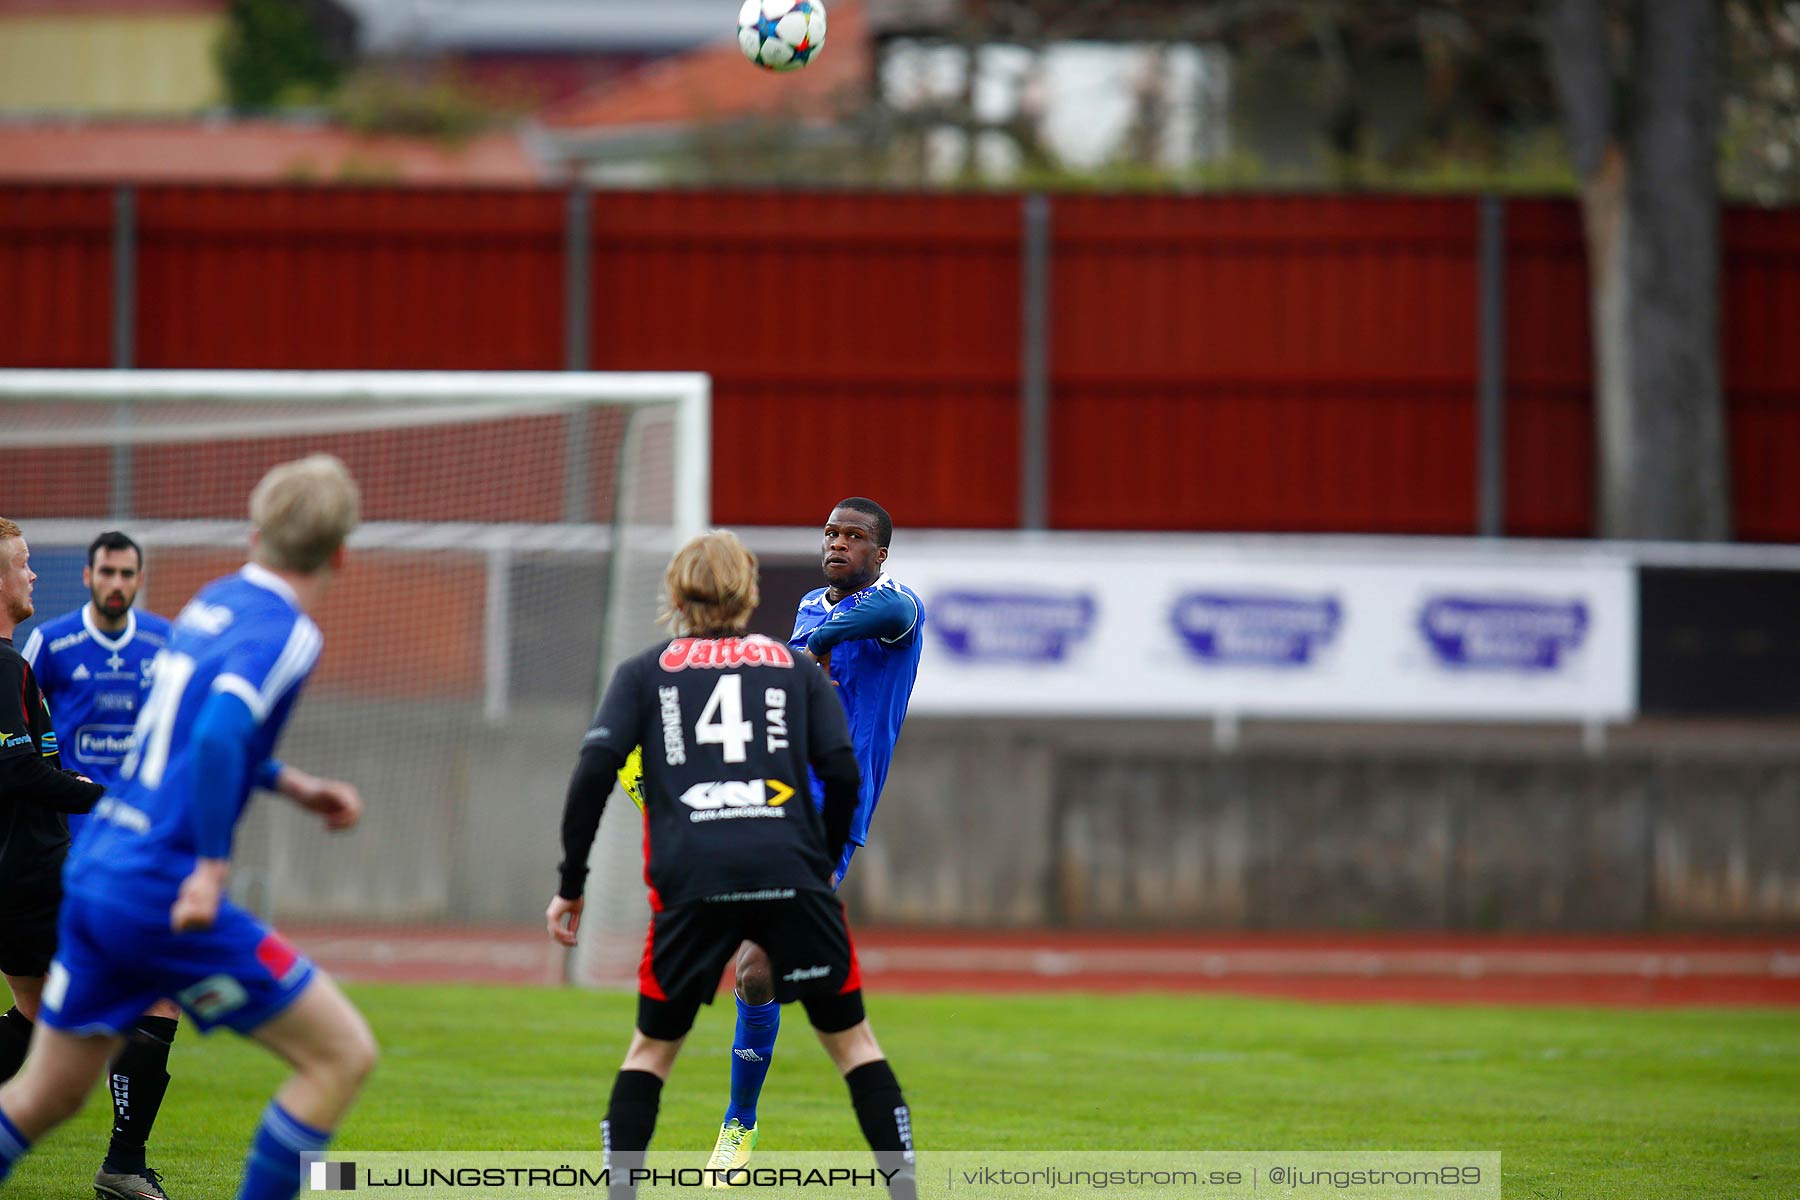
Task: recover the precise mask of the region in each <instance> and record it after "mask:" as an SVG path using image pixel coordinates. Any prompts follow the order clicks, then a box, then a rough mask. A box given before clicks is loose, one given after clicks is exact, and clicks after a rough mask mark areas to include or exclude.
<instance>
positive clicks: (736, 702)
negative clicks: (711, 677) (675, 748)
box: [694, 675, 756, 763]
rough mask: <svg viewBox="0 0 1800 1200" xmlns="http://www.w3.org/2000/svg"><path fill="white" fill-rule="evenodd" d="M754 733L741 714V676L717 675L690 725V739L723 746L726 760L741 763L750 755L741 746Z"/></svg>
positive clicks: (742, 684) (742, 690)
mask: <svg viewBox="0 0 1800 1200" xmlns="http://www.w3.org/2000/svg"><path fill="white" fill-rule="evenodd" d="M755 736H756V734H755V731H754V730H753V729H752V727H751V724H750V722H749V720H747V719H746V718H745V716H744V679H743V676H741V675H722V676H720V677H719V682H718V686H716V687H714V688H713V690H712V695H711V696H710V697H708V699H707V701H706V707H705V708H703V709H701V710H700V721H699V723H698V724H696V725H695V726H694V740H695V741H696V742H698V743H699V744H700V745H702V746H708V745H717V746H720V747H723V749H724V754H725V761H726V762H728V763H741V762H744V761H746V760H747V759H748V758H749V757H750V756H749V755H748V754H747V753H746V752H745V749H744V748H745V747H746V746H748V745H749V744H750V741H751V739H752V738H754V737H755Z"/></svg>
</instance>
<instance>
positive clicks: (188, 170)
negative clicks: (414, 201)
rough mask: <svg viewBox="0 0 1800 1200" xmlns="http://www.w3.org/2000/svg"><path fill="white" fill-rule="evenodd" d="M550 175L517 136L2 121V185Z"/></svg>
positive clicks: (461, 181)
mask: <svg viewBox="0 0 1800 1200" xmlns="http://www.w3.org/2000/svg"><path fill="white" fill-rule="evenodd" d="M543 177H544V176H543V172H542V171H541V170H540V169H539V167H538V165H537V163H536V161H535V160H534V159H533V158H532V156H531V154H530V153H529V151H528V150H527V149H526V147H525V145H524V143H523V141H522V140H521V139H520V138H519V136H518V135H517V134H514V133H490V134H484V135H482V136H480V137H477V138H474V139H472V140H471V141H469V142H467V143H466V144H462V145H450V144H443V143H438V142H434V141H428V140H424V139H420V138H405V137H386V136H383V137H365V136H362V135H360V134H356V133H351V132H348V131H346V130H343V129H338V128H333V127H331V126H324V125H304V124H293V123H287V122H277V121H232V122H208V121H103V122H78V121H68V122H53V121H45V122H29V123H17V124H9V123H4V122H0V182H25V181H30V182H51V181H56V182H67V183H89V182H96V183H98V182H103V183H280V182H319V183H333V182H343V183H413V184H438V185H445V186H462V185H469V184H512V185H524V184H534V183H538V182H541V181H542V179H543Z"/></svg>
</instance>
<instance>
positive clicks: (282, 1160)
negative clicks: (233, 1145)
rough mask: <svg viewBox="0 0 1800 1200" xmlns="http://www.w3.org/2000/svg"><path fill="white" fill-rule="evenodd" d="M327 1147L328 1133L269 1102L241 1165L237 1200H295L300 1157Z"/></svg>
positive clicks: (298, 1185) (329, 1139)
mask: <svg viewBox="0 0 1800 1200" xmlns="http://www.w3.org/2000/svg"><path fill="white" fill-rule="evenodd" d="M330 1144H331V1134H330V1133H328V1132H327V1131H325V1130H323V1129H314V1128H313V1127H312V1126H310V1125H307V1124H305V1123H304V1122H302V1121H298V1120H296V1119H295V1118H294V1117H292V1116H290V1115H289V1114H288V1112H287V1111H286V1110H285V1109H283V1108H282V1107H281V1105H279V1104H277V1103H276V1102H275V1101H273V1100H271V1101H269V1107H267V1108H265V1109H263V1118H262V1124H261V1125H258V1126H257V1127H256V1137H255V1139H254V1140H252V1141H251V1143H250V1157H249V1158H248V1159H246V1160H245V1162H244V1184H243V1186H242V1187H241V1188H239V1189H238V1200H294V1195H295V1193H297V1192H298V1191H299V1190H300V1156H301V1155H303V1154H319V1153H322V1152H323V1151H324V1149H325V1147H326V1146H328V1145H330Z"/></svg>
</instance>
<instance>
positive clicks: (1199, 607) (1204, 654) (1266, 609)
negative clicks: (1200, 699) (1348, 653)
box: [1169, 592, 1344, 667]
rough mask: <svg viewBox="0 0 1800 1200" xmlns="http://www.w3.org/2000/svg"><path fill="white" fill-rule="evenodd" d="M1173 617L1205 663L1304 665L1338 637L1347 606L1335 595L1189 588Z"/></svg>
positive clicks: (1183, 637) (1192, 650)
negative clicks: (1207, 590) (1298, 594)
mask: <svg viewBox="0 0 1800 1200" xmlns="http://www.w3.org/2000/svg"><path fill="white" fill-rule="evenodd" d="M1169 619H1170V620H1171V622H1173V624H1174V626H1175V632H1176V633H1178V634H1180V635H1181V640H1182V641H1183V642H1185V643H1186V644H1187V648H1188V653H1190V654H1192V655H1193V656H1194V657H1195V658H1197V659H1199V660H1200V661H1201V662H1204V663H1215V664H1218V665H1220V666H1231V665H1245V666H1262V667H1303V666H1305V665H1306V664H1307V663H1309V662H1311V661H1312V660H1313V655H1315V654H1317V653H1318V651H1319V650H1320V649H1321V648H1322V647H1324V646H1326V645H1329V644H1330V642H1331V641H1332V639H1334V638H1335V637H1337V632H1338V627H1339V626H1340V625H1342V624H1343V619H1344V607H1343V605H1342V604H1340V603H1339V602H1338V598H1337V597H1336V596H1283V595H1278V594H1276V593H1272V592H1187V593H1184V594H1182V595H1181V596H1178V597H1176V599H1175V607H1174V609H1173V610H1172V611H1171V612H1170V615H1169Z"/></svg>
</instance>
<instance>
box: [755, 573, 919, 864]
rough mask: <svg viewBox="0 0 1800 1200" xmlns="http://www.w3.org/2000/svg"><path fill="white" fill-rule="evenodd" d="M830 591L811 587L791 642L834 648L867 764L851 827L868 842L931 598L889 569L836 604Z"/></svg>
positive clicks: (840, 684) (858, 841)
mask: <svg viewBox="0 0 1800 1200" xmlns="http://www.w3.org/2000/svg"><path fill="white" fill-rule="evenodd" d="M826 591H827V589H825V588H819V589H818V590H817V591H813V592H808V593H807V594H806V598H805V599H803V600H801V601H800V610H799V611H798V612H797V613H796V614H795V615H794V632H793V635H792V636H790V637H789V638H788V645H790V646H792V647H794V648H795V649H796V650H800V649H805V650H810V651H812V652H813V653H814V654H824V653H826V652H829V653H830V654H831V678H832V680H833V682H835V683H836V684H837V693H838V698H839V699H840V700H842V701H843V704H844V714H845V716H847V717H849V719H850V741H851V744H852V745H854V746H855V747H856V762H857V765H858V766H860V767H861V768H862V795H861V798H860V799H859V800H858V801H857V805H856V819H855V821H853V822H852V823H851V826H850V841H851V843H852V844H853V845H857V846H862V845H866V844H867V843H868V838H869V821H870V820H871V819H872V818H873V817H874V815H875V805H876V804H877V803H878V802H879V801H880V799H881V787H882V784H884V783H886V782H887V773H888V764H889V763H891V762H892V761H893V758H894V743H895V742H897V741H899V739H900V726H901V724H902V723H903V722H904V721H905V720H906V705H907V702H908V701H910V700H911V699H912V690H913V681H914V680H916V679H917V678H918V677H919V654H920V652H921V651H922V650H923V649H924V647H925V636H924V635H925V603H924V601H922V600H920V599H919V597H918V595H917V593H915V592H914V591H913V590H912V589H911V588H909V587H905V586H903V585H901V584H899V583H896V582H895V581H894V580H892V579H890V578H889V577H888V576H886V575H883V576H882V577H881V578H880V579H878V580H876V581H875V582H874V583H872V584H870V585H869V586H868V587H866V588H864V589H862V590H861V591H860V592H852V593H851V594H850V595H848V596H846V597H844V598H843V599H842V600H841V601H839V602H838V603H837V604H835V605H834V604H831V603H829V602H828V601H827V600H826V599H825V593H826ZM813 794H814V798H815V799H819V798H821V796H822V793H821V792H820V791H819V788H818V784H817V782H816V781H815V782H814V785H813Z"/></svg>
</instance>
